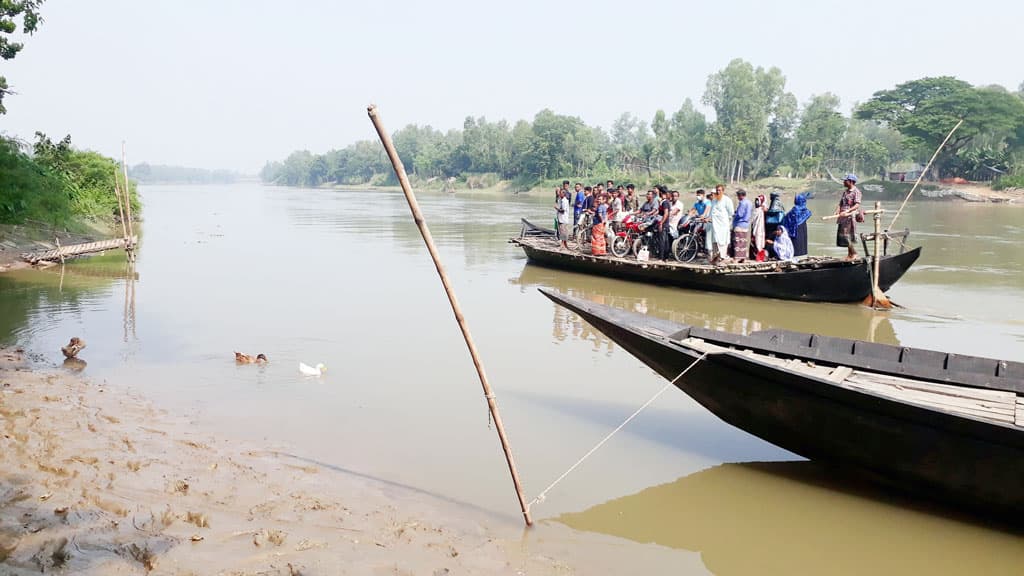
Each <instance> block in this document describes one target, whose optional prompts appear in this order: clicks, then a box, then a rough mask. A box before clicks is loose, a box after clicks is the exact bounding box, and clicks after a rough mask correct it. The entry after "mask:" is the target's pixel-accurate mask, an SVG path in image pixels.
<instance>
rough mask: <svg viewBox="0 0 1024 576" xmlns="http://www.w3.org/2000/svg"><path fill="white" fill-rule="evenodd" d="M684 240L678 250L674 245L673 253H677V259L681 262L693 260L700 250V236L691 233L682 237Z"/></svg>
mask: <svg viewBox="0 0 1024 576" xmlns="http://www.w3.org/2000/svg"><path fill="white" fill-rule="evenodd" d="M680 240H682V242H681V243H680V244H679V250H678V252H677V251H676V250H675V248H674V246H673V251H672V252H673V253H674V254H675V255H676V260H679V261H680V262H693V259H694V258H696V257H697V253H698V252H700V249H701V248H702V246H701V241H700V239H699V237H698V236H696V235H694V234H689V235H687V236H684V237H682V238H680Z"/></svg>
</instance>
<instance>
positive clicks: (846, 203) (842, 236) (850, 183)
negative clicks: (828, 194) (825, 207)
mask: <svg viewBox="0 0 1024 576" xmlns="http://www.w3.org/2000/svg"><path fill="white" fill-rule="evenodd" d="M843 187H844V188H846V190H845V191H844V192H843V195H842V197H840V198H839V207H838V208H836V212H835V213H836V216H839V219H838V222H839V224H838V228H837V229H836V246H840V247H844V246H845V247H846V259H847V260H853V259H854V258H856V257H857V248H856V246H857V243H856V238H857V225H856V224H855V223H854V219H855V218H857V219H859V220H861V221H863V220H864V217H863V216H861V215H860V201H861V194H860V189H859V188H857V176H855V175H854V174H847V175H846V176H845V177H843Z"/></svg>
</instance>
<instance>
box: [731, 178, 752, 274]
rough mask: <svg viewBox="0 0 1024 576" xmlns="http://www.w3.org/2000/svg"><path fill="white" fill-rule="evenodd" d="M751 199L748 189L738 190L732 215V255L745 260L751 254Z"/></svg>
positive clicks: (741, 260)
mask: <svg viewBox="0 0 1024 576" xmlns="http://www.w3.org/2000/svg"><path fill="white" fill-rule="evenodd" d="M752 208H753V207H752V206H751V205H750V200H747V191H746V190H744V189H743V188H740V189H739V190H737V191H736V212H734V213H733V215H732V255H733V257H734V258H736V259H737V260H739V261H740V262H743V261H744V260H746V259H747V257H748V256H749V255H750V212H751V210H752Z"/></svg>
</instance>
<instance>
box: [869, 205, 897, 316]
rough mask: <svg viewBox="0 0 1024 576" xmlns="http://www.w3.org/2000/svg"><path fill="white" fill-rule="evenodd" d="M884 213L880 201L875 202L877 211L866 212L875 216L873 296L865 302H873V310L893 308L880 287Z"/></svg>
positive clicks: (872, 274)
mask: <svg viewBox="0 0 1024 576" xmlns="http://www.w3.org/2000/svg"><path fill="white" fill-rule="evenodd" d="M883 212H885V210H882V203H881V202H878V201H876V202H875V209H874V210H869V211H867V212H866V213H874V216H875V257H874V262H872V273H871V296H868V297H867V298H865V300H870V301H871V307H872V308H876V307H882V308H892V302H890V301H889V298H888V297H887V296H886V295H885V293H884V292H882V289H881V288H879V287H878V272H879V265H880V263H881V261H882V253H881V252H879V249H880V248H881V246H882V213H883Z"/></svg>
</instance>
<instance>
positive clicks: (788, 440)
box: [540, 288, 1024, 523]
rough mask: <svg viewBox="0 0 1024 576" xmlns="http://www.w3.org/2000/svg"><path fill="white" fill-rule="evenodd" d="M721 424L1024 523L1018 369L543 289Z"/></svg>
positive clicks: (1023, 397)
mask: <svg viewBox="0 0 1024 576" xmlns="http://www.w3.org/2000/svg"><path fill="white" fill-rule="evenodd" d="M540 290H541V292H543V293H544V294H545V295H546V296H547V297H548V298H550V299H552V300H553V301H555V302H556V303H558V304H560V305H562V306H564V307H566V308H568V309H569V310H572V311H574V312H576V313H578V314H579V315H580V316H582V317H583V319H584V320H586V321H587V322H589V323H590V324H592V325H593V326H594V327H595V328H597V329H598V330H600V331H602V332H603V333H604V334H605V335H607V336H608V337H609V338H611V339H612V340H614V341H615V342H617V343H618V344H619V345H621V346H622V347H623V348H624V349H625V350H627V351H629V352H630V353H631V354H633V355H634V356H636V357H637V358H638V359H639V360H640V361H641V362H643V363H644V364H647V365H648V366H650V367H651V368H653V369H654V370H655V371H656V372H658V373H659V374H661V375H662V376H664V377H665V378H667V379H670V380H672V379H675V378H677V376H678V375H679V374H680V373H681V372H682V371H683V370H684V369H685V368H686V367H687V366H689V365H690V364H691V363H693V362H694V360H696V359H697V358H700V357H701V356H702V355H705V354H706V356H705V357H704V359H703V360H701V361H699V362H697V363H696V364H695V365H694V366H693V368H692V369H691V370H690V372H688V373H687V374H686V375H685V376H683V377H682V378H680V379H679V381H677V382H676V383H675V384H676V386H677V387H678V388H680V389H681V390H682V391H683V392H686V393H687V394H688V395H690V396H691V397H692V398H693V399H694V400H696V401H697V402H699V403H700V404H702V405H703V406H704V407H706V408H707V409H708V410H710V411H711V412H713V413H714V414H715V415H716V416H718V417H719V418H721V419H722V420H724V421H725V422H728V423H729V424H732V425H733V426H736V427H737V428H740V429H742V430H745V431H747V432H749V433H751V434H754V435H755V436H758V437H759V438H761V439H763V440H766V441H768V442H770V443H772V444H775V445H776V446H779V447H781V448H785V449H787V450H790V451H792V452H794V453H796V454H799V455H801V456H804V457H805V458H809V459H811V460H818V461H823V462H827V463H829V464H830V465H834V466H838V467H841V468H846V469H850V470H853V471H855V472H857V473H858V474H860V475H861V476H863V477H866V478H868V479H870V480H873V481H876V482H880V483H882V484H884V485H887V486H890V487H895V488H897V489H899V490H902V491H905V492H909V493H911V494H914V495H917V496H925V497H928V498H931V499H935V500H939V501H942V502H946V503H956V504H960V505H965V506H967V507H970V508H976V509H981V510H984V511H985V512H986V513H988V514H994V515H999V516H1001V517H1004V518H1006V519H1009V520H1011V521H1013V522H1015V523H1020V522H1021V520H1022V519H1024V363H1022V362H1009V361H1004V360H993V359H988V358H979V357H974V356H964V355H959V354H947V353H945V352H938V351H934V350H921V349H916V348H906V347H900V346H890V345H885V344H875V343H871V342H862V341H858V340H848V339H844V338H833V337H825V336H819V335H814V334H804V333H800V332H790V331H786V330H765V331H761V332H754V333H752V334H750V335H749V336H740V335H736V334H731V333H727V332H719V331H716V330H708V329H703V328H697V327H692V326H685V325H681V324H676V323H674V322H669V321H667V320H661V319H657V318H652V317H649V316H645V315H642V314H636V313H633V312H627V311H624V310H619V309H616V308H611V307H608V306H603V305H600V304H595V303H592V302H588V301H585V300H581V299H578V298H573V297H570V296H565V295H562V294H559V293H557V292H555V291H552V290H548V289H544V288H541V289H540Z"/></svg>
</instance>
